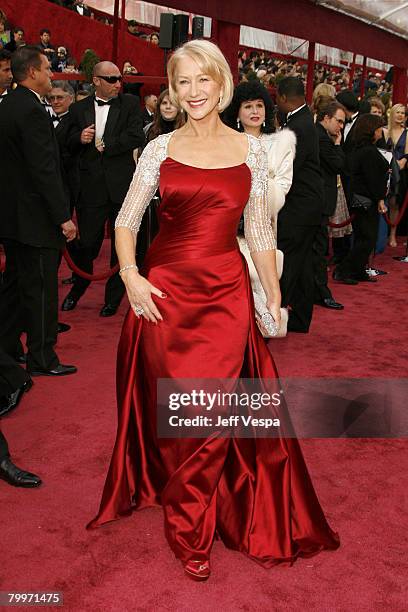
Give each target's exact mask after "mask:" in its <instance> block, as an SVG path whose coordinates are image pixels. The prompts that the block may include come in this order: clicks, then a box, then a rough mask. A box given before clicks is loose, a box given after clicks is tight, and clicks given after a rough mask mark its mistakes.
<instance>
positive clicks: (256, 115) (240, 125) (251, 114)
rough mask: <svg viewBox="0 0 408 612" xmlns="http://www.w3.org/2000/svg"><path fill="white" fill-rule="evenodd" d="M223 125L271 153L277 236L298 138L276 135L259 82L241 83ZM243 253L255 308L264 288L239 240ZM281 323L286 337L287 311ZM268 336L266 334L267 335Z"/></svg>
mask: <svg viewBox="0 0 408 612" xmlns="http://www.w3.org/2000/svg"><path fill="white" fill-rule="evenodd" d="M224 121H225V123H227V124H228V125H229V126H230V127H232V128H235V129H236V130H238V131H240V132H246V133H247V134H251V135H252V136H255V137H256V138H259V139H260V140H261V142H262V144H263V146H264V148H265V149H266V151H267V153H268V171H269V179H268V199H269V206H270V209H271V210H272V218H271V221H272V226H273V230H274V233H275V235H277V218H278V214H279V211H280V210H281V208H282V207H283V206H284V204H285V197H286V194H287V193H288V191H289V189H290V187H291V185H292V176H293V160H294V158H295V154H296V136H295V134H294V132H292V131H291V130H288V129H283V130H280V131H278V132H276V131H275V123H274V110H273V104H272V100H271V97H270V95H269V93H268V90H267V89H266V88H265V87H264V86H263V85H262V84H261V83H260V82H259V81H257V80H253V81H245V82H242V83H240V84H239V85H238V86H237V87H236V88H235V91H234V96H233V99H232V102H231V104H230V106H229V107H228V108H227V110H226V111H225V114H224ZM238 240H239V244H240V249H241V251H242V253H243V254H244V255H245V257H246V259H247V262H248V267H249V271H250V275H251V281H252V289H253V291H254V298H255V306H257V302H259V301H260V300H263V297H264V296H263V291H262V286H261V283H260V281H259V278H258V275H257V273H256V270H255V267H254V265H253V264H252V260H251V257H250V256H249V251H248V248H247V245H246V242H245V240H244V239H243V238H242V237H238ZM276 264H277V269H278V274H279V277H280V276H281V274H282V268H283V253H282V251H279V250H277V251H276ZM281 315H282V323H281V328H280V332H279V334H278V335H279V336H282V335H286V324H287V311H286V309H282V310H281ZM264 335H265V336H267V334H266V333H264Z"/></svg>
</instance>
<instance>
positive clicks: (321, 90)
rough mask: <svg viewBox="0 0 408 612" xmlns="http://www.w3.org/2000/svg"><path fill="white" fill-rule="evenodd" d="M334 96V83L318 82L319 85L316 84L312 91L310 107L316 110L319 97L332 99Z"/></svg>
mask: <svg viewBox="0 0 408 612" xmlns="http://www.w3.org/2000/svg"><path fill="white" fill-rule="evenodd" d="M335 97H336V88H335V87H334V85H330V84H329V83H319V85H316V87H315V88H314V91H313V96H312V109H313V110H314V111H316V106H317V104H318V100H319V98H332V99H333V100H334V99H335Z"/></svg>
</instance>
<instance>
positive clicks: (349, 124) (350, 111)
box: [336, 89, 359, 207]
mask: <svg viewBox="0 0 408 612" xmlns="http://www.w3.org/2000/svg"><path fill="white" fill-rule="evenodd" d="M336 99H337V102H339V103H340V104H342V106H344V108H345V109H346V124H345V126H344V130H343V133H342V140H341V146H342V148H343V151H344V153H345V156H346V163H345V165H344V168H343V172H342V174H341V180H342V183H343V189H344V194H345V196H346V200H347V205H348V206H349V207H350V202H351V197H352V193H351V187H350V184H351V171H350V164H351V154H352V152H353V149H354V142H353V133H354V127H355V125H356V121H357V119H358V117H359V112H358V109H359V102H358V98H357V96H355V95H354V94H353V92H352V91H349V90H347V89H346V90H344V91H341V92H340V93H338V94H337V96H336Z"/></svg>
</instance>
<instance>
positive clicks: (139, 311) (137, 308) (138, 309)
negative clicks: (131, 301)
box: [135, 306, 144, 317]
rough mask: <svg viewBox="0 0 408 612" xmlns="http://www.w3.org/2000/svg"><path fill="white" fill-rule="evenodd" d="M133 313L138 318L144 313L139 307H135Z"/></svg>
mask: <svg viewBox="0 0 408 612" xmlns="http://www.w3.org/2000/svg"><path fill="white" fill-rule="evenodd" d="M135 313H136V314H137V315H138V316H139V317H140V315H142V314H143V313H144V308H142V307H141V306H135Z"/></svg>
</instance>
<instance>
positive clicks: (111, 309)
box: [99, 304, 119, 317]
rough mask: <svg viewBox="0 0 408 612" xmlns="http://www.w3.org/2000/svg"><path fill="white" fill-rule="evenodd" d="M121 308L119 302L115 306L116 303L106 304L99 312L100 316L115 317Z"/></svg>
mask: <svg viewBox="0 0 408 612" xmlns="http://www.w3.org/2000/svg"><path fill="white" fill-rule="evenodd" d="M118 308H119V304H118V305H117V306H115V304H105V305H104V306H103V308H101V310H100V312H99V316H100V317H113V315H115V314H116V312H117V310H118Z"/></svg>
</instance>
